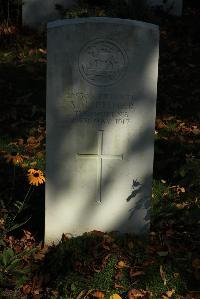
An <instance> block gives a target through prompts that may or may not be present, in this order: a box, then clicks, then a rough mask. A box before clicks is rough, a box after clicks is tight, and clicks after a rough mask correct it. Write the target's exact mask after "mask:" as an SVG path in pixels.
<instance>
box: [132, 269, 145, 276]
mask: <svg viewBox="0 0 200 299" xmlns="http://www.w3.org/2000/svg"><path fill="white" fill-rule="evenodd" d="M129 274H130V276H131V277H135V276H140V275H144V274H145V273H144V271H134V270H133V269H131V270H130V273H129Z"/></svg>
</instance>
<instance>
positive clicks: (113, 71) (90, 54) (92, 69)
mask: <svg viewBox="0 0 200 299" xmlns="http://www.w3.org/2000/svg"><path fill="white" fill-rule="evenodd" d="M126 67H127V54H126V52H125V50H124V49H122V47H121V46H119V45H118V44H117V43H116V42H114V41H111V40H104V39H95V40H93V41H91V42H89V43H87V44H86V45H85V46H84V47H83V49H82V50H81V52H80V55H79V70H80V73H81V75H82V77H83V79H84V80H86V81H87V82H88V83H90V84H93V85H96V86H107V85H111V84H114V83H115V82H116V81H118V80H119V79H121V78H122V76H123V75H124V73H125V71H126Z"/></svg>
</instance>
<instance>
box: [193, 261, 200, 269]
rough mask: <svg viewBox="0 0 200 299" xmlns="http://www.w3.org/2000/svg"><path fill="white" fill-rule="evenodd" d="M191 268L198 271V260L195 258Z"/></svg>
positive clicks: (199, 263) (199, 266)
mask: <svg viewBox="0 0 200 299" xmlns="http://www.w3.org/2000/svg"><path fill="white" fill-rule="evenodd" d="M192 267H193V268H195V269H200V259H198V258H196V259H194V260H193V261H192Z"/></svg>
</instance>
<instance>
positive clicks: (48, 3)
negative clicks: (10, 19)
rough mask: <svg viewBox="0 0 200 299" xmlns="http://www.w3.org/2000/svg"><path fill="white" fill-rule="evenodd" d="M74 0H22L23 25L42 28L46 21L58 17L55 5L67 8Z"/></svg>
mask: <svg viewBox="0 0 200 299" xmlns="http://www.w3.org/2000/svg"><path fill="white" fill-rule="evenodd" d="M73 3H74V0H24V1H23V6H22V22H23V25H26V26H29V27H32V28H34V27H36V28H44V27H45V26H46V23H47V22H48V21H52V20H56V19H59V18H60V13H59V11H58V10H57V9H56V5H57V4H58V5H61V6H62V7H63V8H67V7H69V6H70V5H72V4H73Z"/></svg>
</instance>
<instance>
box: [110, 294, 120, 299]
mask: <svg viewBox="0 0 200 299" xmlns="http://www.w3.org/2000/svg"><path fill="white" fill-rule="evenodd" d="M110 299H122V297H120V296H119V295H118V294H113V295H111V296H110Z"/></svg>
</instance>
